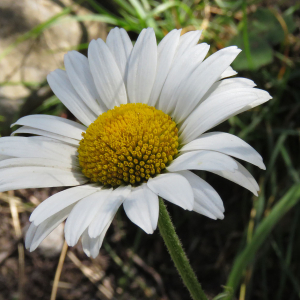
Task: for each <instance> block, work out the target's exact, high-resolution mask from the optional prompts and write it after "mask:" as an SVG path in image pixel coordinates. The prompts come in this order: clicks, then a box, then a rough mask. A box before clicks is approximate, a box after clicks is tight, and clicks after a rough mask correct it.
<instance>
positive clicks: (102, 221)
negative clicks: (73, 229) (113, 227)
mask: <svg viewBox="0 0 300 300" xmlns="http://www.w3.org/2000/svg"><path fill="white" fill-rule="evenodd" d="M130 191H131V187H130V186H120V187H118V188H117V189H115V190H114V191H113V192H112V193H111V194H110V195H109V197H107V198H106V199H105V200H104V201H103V204H102V206H101V208H100V209H99V211H98V212H97V215H96V216H95V218H94V219H93V221H92V223H91V224H90V226H89V229H88V233H89V236H90V237H91V238H96V237H97V236H99V235H100V234H101V232H102V231H103V230H104V228H105V227H106V225H107V224H108V223H109V224H110V223H111V222H112V220H113V218H114V216H115V214H116V212H117V210H118V209H119V207H120V205H121V204H122V203H123V201H124V200H125V199H126V197H127V196H128V194H129V193H130Z"/></svg>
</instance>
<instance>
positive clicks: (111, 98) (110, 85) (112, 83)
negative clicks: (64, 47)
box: [88, 39, 127, 109]
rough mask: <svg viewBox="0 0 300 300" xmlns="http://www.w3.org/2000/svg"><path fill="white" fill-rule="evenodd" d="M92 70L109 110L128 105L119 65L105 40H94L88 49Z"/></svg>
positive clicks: (96, 84)
mask: <svg viewBox="0 0 300 300" xmlns="http://www.w3.org/2000/svg"><path fill="white" fill-rule="evenodd" d="M88 59H89V64H90V70H91V73H92V75H93V78H94V82H95V86H96V89H97V91H98V93H99V95H100V98H101V100H102V101H103V102H104V104H105V105H106V106H107V108H108V109H111V108H113V107H114V106H116V105H120V104H126V103H127V95H126V90H125V85H124V82H123V78H122V75H121V73H120V70H119V68H118V66H117V63H116V61H115V59H114V57H113V55H112V53H111V52H110V50H109V48H108V47H107V45H106V44H105V43H104V42H103V40H101V39H98V40H97V41H95V40H92V41H91V43H90V45H89V48H88Z"/></svg>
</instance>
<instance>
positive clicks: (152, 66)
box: [127, 28, 157, 104]
mask: <svg viewBox="0 0 300 300" xmlns="http://www.w3.org/2000/svg"><path fill="white" fill-rule="evenodd" d="M156 66H157V45H156V38H155V34H154V30H153V28H148V29H143V30H142V32H141V33H140V35H139V37H138V39H137V41H136V43H135V45H134V47H133V49H132V52H131V55H130V58H129V62H128V73H127V92H128V98H129V102H131V103H146V104H147V103H148V101H149V97H150V94H151V90H152V87H153V83H154V80H155V75H156Z"/></svg>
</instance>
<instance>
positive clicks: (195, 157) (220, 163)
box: [167, 150, 237, 172]
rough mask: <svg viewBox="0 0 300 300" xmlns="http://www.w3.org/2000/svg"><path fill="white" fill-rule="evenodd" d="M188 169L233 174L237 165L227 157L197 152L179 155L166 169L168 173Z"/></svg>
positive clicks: (215, 153)
mask: <svg viewBox="0 0 300 300" xmlns="http://www.w3.org/2000/svg"><path fill="white" fill-rule="evenodd" d="M188 169H190V170H204V171H217V170H230V171H232V172H233V171H234V170H236V169H237V164H236V161H235V160H234V159H232V158H231V157H229V156H228V155H225V154H222V153H219V152H215V151H206V150H198V151H192V152H188V153H184V154H182V155H180V156H179V157H177V158H176V159H175V160H174V161H173V162H172V163H171V164H170V166H169V167H167V170H168V171H169V172H177V171H183V170H188Z"/></svg>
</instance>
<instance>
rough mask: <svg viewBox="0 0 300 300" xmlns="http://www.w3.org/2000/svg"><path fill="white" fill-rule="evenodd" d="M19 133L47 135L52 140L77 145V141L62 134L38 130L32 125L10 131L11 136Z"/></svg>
mask: <svg viewBox="0 0 300 300" xmlns="http://www.w3.org/2000/svg"><path fill="white" fill-rule="evenodd" d="M19 133H26V134H35V135H41V136H44V137H48V138H50V139H54V140H58V141H60V142H62V143H66V144H70V145H73V146H77V147H78V146H79V141H78V140H75V139H72V138H69V137H66V136H63V135H59V134H56V133H52V132H49V131H45V130H40V129H36V128H32V127H28V126H22V127H20V128H19V129H17V130H15V131H14V132H12V134H11V136H14V135H15V134H19Z"/></svg>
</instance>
